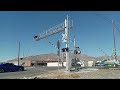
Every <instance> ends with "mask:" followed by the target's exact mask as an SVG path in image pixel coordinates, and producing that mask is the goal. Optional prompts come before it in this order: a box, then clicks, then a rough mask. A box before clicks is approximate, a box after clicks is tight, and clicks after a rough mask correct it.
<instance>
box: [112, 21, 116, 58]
mask: <svg viewBox="0 0 120 90" xmlns="http://www.w3.org/2000/svg"><path fill="white" fill-rule="evenodd" d="M112 31H113V42H114V49H113V53H114V58H115V60H116V41H115V33H114V21H113V20H112Z"/></svg>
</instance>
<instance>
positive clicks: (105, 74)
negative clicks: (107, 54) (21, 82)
mask: <svg viewBox="0 0 120 90" xmlns="http://www.w3.org/2000/svg"><path fill="white" fill-rule="evenodd" d="M24 79H120V70H118V69H116V70H114V69H95V68H88V69H81V70H80V71H78V72H68V71H65V70H64V69H62V70H59V71H58V70H54V71H49V72H47V73H44V74H41V75H36V76H33V77H24Z"/></svg>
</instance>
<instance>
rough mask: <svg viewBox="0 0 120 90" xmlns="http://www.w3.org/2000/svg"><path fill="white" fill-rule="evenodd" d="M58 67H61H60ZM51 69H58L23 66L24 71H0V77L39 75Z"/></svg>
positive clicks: (13, 77)
mask: <svg viewBox="0 0 120 90" xmlns="http://www.w3.org/2000/svg"><path fill="white" fill-rule="evenodd" d="M59 69H63V68H62V67H60V68H59ZM52 70H58V67H25V71H18V72H5V73H0V79H19V78H22V77H30V76H34V75H38V74H39V75H40V74H43V73H45V72H48V71H52Z"/></svg>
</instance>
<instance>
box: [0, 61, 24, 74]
mask: <svg viewBox="0 0 120 90" xmlns="http://www.w3.org/2000/svg"><path fill="white" fill-rule="evenodd" d="M15 71H24V67H23V66H18V65H14V64H13V63H3V64H0V72H15Z"/></svg>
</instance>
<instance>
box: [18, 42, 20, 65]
mask: <svg viewBox="0 0 120 90" xmlns="http://www.w3.org/2000/svg"><path fill="white" fill-rule="evenodd" d="M19 61H20V41H19V46H18V65H19Z"/></svg>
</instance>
